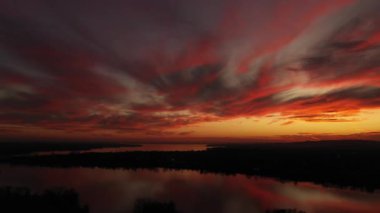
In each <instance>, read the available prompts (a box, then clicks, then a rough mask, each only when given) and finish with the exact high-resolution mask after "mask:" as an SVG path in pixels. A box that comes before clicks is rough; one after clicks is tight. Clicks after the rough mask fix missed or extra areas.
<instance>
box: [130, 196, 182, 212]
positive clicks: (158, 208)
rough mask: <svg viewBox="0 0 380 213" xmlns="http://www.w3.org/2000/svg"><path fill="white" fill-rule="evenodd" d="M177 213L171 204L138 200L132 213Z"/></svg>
mask: <svg viewBox="0 0 380 213" xmlns="http://www.w3.org/2000/svg"><path fill="white" fill-rule="evenodd" d="M158 212H159V213H178V211H177V210H176V208H175V204H174V203H173V202H159V201H153V200H150V199H139V200H137V201H136V202H135V206H134V209H133V213H158Z"/></svg>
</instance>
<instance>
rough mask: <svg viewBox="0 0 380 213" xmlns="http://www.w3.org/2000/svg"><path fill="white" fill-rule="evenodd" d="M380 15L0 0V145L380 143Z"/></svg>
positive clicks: (326, 8)
mask: <svg viewBox="0 0 380 213" xmlns="http://www.w3.org/2000/svg"><path fill="white" fill-rule="evenodd" d="M379 9H380V1H377V0H357V1H355V0H305V1H300V0H290V1H282V0H271V1H268V0H255V1H252V0H207V1H204V0H192V1H187V0H160V1H151V0H126V1H119V0H112V1H98V0H95V1H94V0H92V1H90V0H79V1H44V0H31V1H28V2H25V1H20V2H19V1H18V0H4V1H1V2H0V139H4V140H9V139H16V140H19V139H20V140H24V139H28V140H39V139H49V140H50V139H59V140H66V139H67V140H108V141H129V140H135V141H143V142H144V141H145V142H146V141H149V142H154V141H165V140H166V141H178V142H183V143H186V142H198V141H205V142H224V141H237V142H239V141H240V142H241V141H247V142H250V141H252V142H260V141H264V142H265V141H280V142H281V141H284V142H287V141H307V140H338V139H360V140H380V13H379Z"/></svg>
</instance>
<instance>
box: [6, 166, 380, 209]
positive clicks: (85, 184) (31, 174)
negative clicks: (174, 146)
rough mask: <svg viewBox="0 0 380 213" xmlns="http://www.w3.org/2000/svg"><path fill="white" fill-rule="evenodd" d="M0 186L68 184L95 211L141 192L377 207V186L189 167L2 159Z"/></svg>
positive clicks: (263, 205)
mask: <svg viewBox="0 0 380 213" xmlns="http://www.w3.org/2000/svg"><path fill="white" fill-rule="evenodd" d="M0 186H24V187H28V188H30V189H31V190H33V191H36V192H40V191H43V190H45V189H51V188H56V187H66V188H72V189H75V190H76V191H77V192H78V193H79V197H80V201H81V202H82V203H83V204H87V205H89V207H90V212H94V213H103V212H104V213H105V212H109V213H122V212H123V213H127V212H132V209H133V206H134V204H135V201H136V200H138V199H141V198H144V199H145V198H148V199H152V200H156V201H161V202H167V201H172V202H174V203H175V205H176V208H177V210H178V211H179V212H182V213H194V212H196V213H203V212H204V213H210V212H215V213H217V212H221V213H237V212H239V213H240V212H241V213H245V212H247V213H248V212H249V213H254V212H265V210H267V209H283V208H297V209H298V210H303V211H306V212H309V213H313V212H318V213H329V212H331V213H338V212H348V213H350V212H360V213H369V212H373V213H375V212H376V213H378V212H380V193H379V192H375V193H365V192H360V191H352V190H342V189H336V188H327V187H322V186H319V185H315V184H311V183H298V184H294V183H282V182H279V181H276V180H274V179H271V178H248V177H246V176H242V175H236V176H223V175H217V174H201V173H199V172H196V171H187V170H178V171H173V170H170V171H169V170H162V169H157V170H136V171H134V170H123V169H119V170H112V169H100V168H68V169H67V168H43V167H26V166H11V165H0ZM0 211H1V210H0Z"/></svg>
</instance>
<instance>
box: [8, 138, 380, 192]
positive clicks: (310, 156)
mask: <svg viewBox="0 0 380 213" xmlns="http://www.w3.org/2000/svg"><path fill="white" fill-rule="evenodd" d="M379 153H380V142H376V141H320V142H301V143H268V144H265V143H260V144H244V145H243V144H235V145H217V146H210V147H209V148H208V149H207V150H205V151H131V152H122V153H71V154H67V155H46V156H9V157H6V158H3V159H2V162H6V163H12V164H22V165H36V166H48V167H78V166H80V167H102V168H125V169H140V168H144V169H154V168H164V169H189V170H196V171H200V172H212V173H221V174H226V175H234V174H244V175H248V176H266V177H274V178H277V179H279V180H285V181H294V182H298V181H310V182H314V183H318V184H323V185H327V186H336V187H343V188H354V189H361V190H365V191H369V192H371V191H375V190H378V189H380V181H379V180H380V166H379V164H378V162H380V155H379Z"/></svg>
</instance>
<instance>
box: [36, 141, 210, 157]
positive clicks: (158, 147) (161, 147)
mask: <svg viewBox="0 0 380 213" xmlns="http://www.w3.org/2000/svg"><path fill="white" fill-rule="evenodd" d="M206 149H207V145H206V144H143V145H141V146H135V147H106V148H97V149H90V150H83V151H44V152H34V153H32V154H31V155H52V154H54V155H56V154H63V155H66V154H70V153H106V152H131V151H202V150H206Z"/></svg>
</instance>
